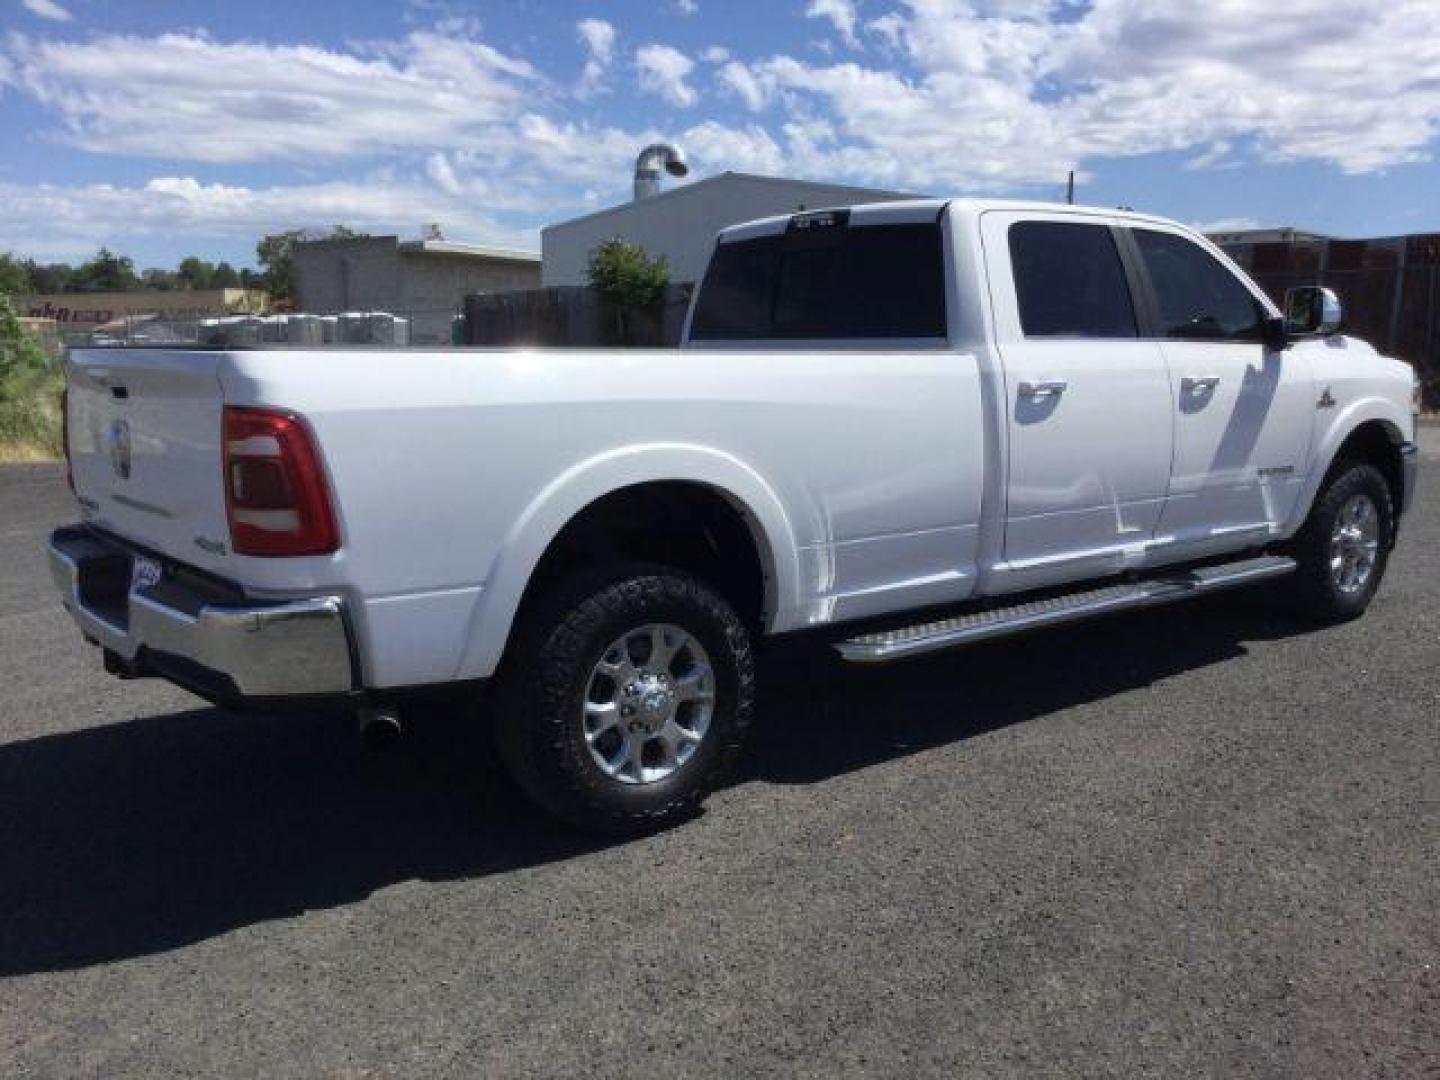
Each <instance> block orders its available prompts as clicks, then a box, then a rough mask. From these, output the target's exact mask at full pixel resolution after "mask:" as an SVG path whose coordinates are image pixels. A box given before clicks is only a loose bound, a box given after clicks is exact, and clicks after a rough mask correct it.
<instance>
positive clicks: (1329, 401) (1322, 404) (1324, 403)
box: [1315, 386, 1335, 409]
mask: <svg viewBox="0 0 1440 1080" xmlns="http://www.w3.org/2000/svg"><path fill="white" fill-rule="evenodd" d="M1315 408H1317V409H1333V408H1335V399H1334V398H1333V397H1331V396H1330V387H1328V386H1327V387H1325V392H1324V393H1323V394H1321V395H1320V400H1319V401H1317V402H1316V403H1315Z"/></svg>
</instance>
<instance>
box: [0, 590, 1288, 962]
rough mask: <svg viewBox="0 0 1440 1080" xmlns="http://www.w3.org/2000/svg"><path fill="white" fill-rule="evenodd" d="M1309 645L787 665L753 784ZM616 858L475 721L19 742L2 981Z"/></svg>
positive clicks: (755, 750) (1004, 648)
mask: <svg viewBox="0 0 1440 1080" xmlns="http://www.w3.org/2000/svg"><path fill="white" fill-rule="evenodd" d="M1303 629H1304V627H1303V626H1301V625H1300V624H1296V623H1293V622H1289V621H1285V620H1282V619H1279V618H1277V617H1275V616H1273V615H1271V614H1269V613H1268V611H1267V609H1266V608H1265V606H1264V605H1263V604H1257V603H1256V602H1255V601H1254V600H1252V599H1249V598H1244V599H1241V598H1226V599H1225V600H1223V601H1213V602H1206V603H1204V604H1196V605H1192V606H1190V608H1189V609H1188V611H1186V612H1185V613H1184V614H1183V615H1178V616H1177V614H1176V613H1175V612H1158V613H1151V614H1146V615H1139V616H1132V617H1129V618H1122V619H1115V620H1111V621H1109V622H1105V623H1099V624H1094V625H1092V626H1090V627H1088V628H1081V629H1078V630H1070V631H1065V632H1057V633H1053V634H1047V635H1043V636H1039V637H1034V638H1031V639H1028V640H1017V641H1014V642H1008V643H1001V644H995V645H991V646H987V647H984V648H983V649H980V650H975V651H971V652H969V653H961V654H955V655H953V656H951V657H946V658H939V659H935V660H930V661H921V662H915V663H911V664H907V665H904V666H902V667H896V668H891V669H884V670H871V671H865V670H855V669H844V668H842V667H841V666H840V665H838V664H834V665H832V664H830V663H829V662H828V661H827V660H826V659H825V655H826V654H825V653H824V652H822V651H820V650H815V649H809V650H802V651H801V652H799V653H798V654H797V653H791V652H790V651H789V650H787V651H785V652H781V653H778V654H776V655H774V656H772V657H771V658H770V659H769V660H767V663H766V666H765V669H764V671H763V683H764V695H765V696H764V697H763V698H762V700H763V701H765V702H766V706H765V709H764V711H763V713H762V714H761V715H760V716H759V717H758V724H757V730H756V732H755V737H754V740H753V742H752V744H751V747H752V748H751V751H750V752H749V753H748V754H747V757H746V762H745V765H744V767H743V768H742V770H741V777H740V779H739V781H737V782H739V783H745V782H747V781H749V782H761V783H786V784H794V783H798V784H808V783H814V782H818V781H822V780H824V779H826V778H827V777H831V776H834V775H837V774H840V773H844V772H847V771H850V770H855V769H860V768H864V767H866V766H868V765H871V764H874V763H877V762H880V761H885V760H890V759H894V758H896V757H900V756H904V755H906V754H910V753H915V752H917V751H920V750H923V749H925V748H926V747H931V746H936V745H939V744H943V743H949V742H953V741H955V740H959V739H965V738H969V737H972V736H974V735H977V734H980V733H983V732H986V731H990V730H994V729H996V728H999V727H1003V726H1005V725H1008V724H1013V723H1017V722H1021V721H1024V720H1028V719H1030V718H1032V717H1035V716H1039V715H1043V714H1045V713H1049V712H1052V711H1054V710H1058V709H1064V708H1066V707H1069V706H1073V705H1077V704H1081V703H1084V702H1089V701H1094V700H1098V699H1103V698H1105V697H1107V696H1109V695H1112V694H1116V693H1119V692H1122V691H1124V690H1127V689H1130V688H1133V687H1137V686H1144V685H1147V684H1149V683H1152V682H1154V681H1156V680H1158V679H1162V678H1165V677H1166V676H1168V675H1170V674H1173V673H1175V672H1178V671H1183V670H1186V669H1189V668H1195V667H1199V666H1204V665H1207V664H1212V663H1216V662H1219V661H1222V660H1225V659H1227V658H1229V657H1232V656H1235V655H1237V654H1240V653H1243V652H1244V651H1245V643H1246V642H1247V641H1255V640H1263V639H1267V638H1273V637H1280V636H1288V635H1292V634H1296V633H1299V632H1302V631H1303ZM797 656H798V657H800V658H799V659H797ZM614 842H615V841H606V840H603V839H595V838H589V837H583V836H579V835H576V834H574V833H571V832H568V831H566V830H563V829H561V828H559V827H555V826H551V825H550V824H548V823H547V822H545V821H544V820H542V819H540V818H538V816H536V815H535V814H533V813H532V812H531V811H530V810H529V808H528V807H527V806H526V805H525V804H524V802H523V801H522V800H521V799H520V797H519V796H518V794H517V793H516V792H515V791H514V790H513V789H512V787H511V786H510V785H509V783H508V781H506V780H504V778H503V777H502V776H501V774H500V772H499V770H498V768H497V767H496V765H495V764H494V763H493V761H492V760H491V759H490V756H489V753H488V740H486V739H485V738H484V736H483V732H482V731H481V730H480V726H479V725H477V724H475V723H474V722H473V718H470V717H465V716H460V715H446V716H438V715H437V716H432V717H428V718H426V721H425V722H423V723H420V724H418V725H417V730H416V731H415V733H414V734H413V735H412V736H411V737H410V738H409V739H408V740H407V741H406V742H404V743H402V744H401V745H400V746H399V747H397V748H396V749H395V750H393V751H392V752H391V753H389V754H387V755H385V756H382V757H377V756H376V755H374V754H372V753H369V752H367V751H366V750H365V749H364V748H363V747H362V746H361V745H360V743H359V741H358V740H357V739H356V738H355V737H354V733H353V729H352V727H351V725H350V723H349V721H347V720H345V719H343V718H339V717H320V716H262V717H253V716H252V717H236V716H230V715H227V714H225V713H222V712H219V711H217V710H214V709H198V710H195V711H192V712H184V713H175V714H171V715H166V716H154V717H145V718H141V719H137V720H134V721H130V722H127V723H119V724H111V725H107V726H104V727H95V728H86V729H82V730H78V731H73V732H67V733H65V734H59V735H52V736H46V737H42V738H38V739H31V740H28V741H24V742H18V743H11V744H7V745H4V746H0V867H3V873H0V976H7V975H17V974H23V973H29V972H39V971H57V970H66V969H71V968H77V967H84V966H87V965H90V964H95V963H101V962H105V961H113V960H120V959H126V958H130V957H137V956H144V955H148V954H151V953H156V952H162V951H165V950H167V949H172V948H176V947H178V946H182V945H185V944H187V943H191V942H194V941H198V940H203V939H205V938H208V937H211V936H214V935H217V934H221V933H225V932H227V931H229V930H232V929H235V928H238V927H241V926H246V925H250V924H253V923H257V922H263V921H266V920H271V919H277V918H282V917H286V916H294V915H298V914H300V913H302V912H304V911H306V910H307V909H312V908H327V907H333V906H337V905H342V904H347V903H353V902H355V901H357V900H360V899H363V898H364V897H366V896H368V895H369V894H370V893H372V892H373V891H375V890H377V889H380V888H383V887H385V886H387V885H391V884H394V883H397V882H401V881H405V880H410V879H416V878H418V879H422V880H448V879H456V878H465V877H476V876H483V875H488V874H496V873H504V872H507V871H510V870H515V869H518V868H522V867H529V866H536V865H542V864H545V863H549V862H553V861H556V860H561V859H567V858H571V857H574V856H577V855H581V854H583V853H585V852H588V851H593V850H597V849H599V848H601V847H603V846H605V845H606V844H607V843H614Z"/></svg>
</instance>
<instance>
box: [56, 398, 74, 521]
mask: <svg viewBox="0 0 1440 1080" xmlns="http://www.w3.org/2000/svg"><path fill="white" fill-rule="evenodd" d="M60 445H61V447H62V448H63V449H64V451H65V483H67V484H69V485H70V494H72V495H74V494H76V491H75V470H74V468H73V467H72V466H71V464H70V384H69V383H68V382H67V383H66V384H65V388H64V389H63V390H61V391H60Z"/></svg>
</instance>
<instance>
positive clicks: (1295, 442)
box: [1131, 228, 1315, 558]
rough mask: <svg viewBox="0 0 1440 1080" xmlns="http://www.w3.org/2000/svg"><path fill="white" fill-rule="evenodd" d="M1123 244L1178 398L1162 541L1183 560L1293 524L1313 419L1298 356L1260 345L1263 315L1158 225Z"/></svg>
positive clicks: (1193, 249) (1225, 272)
mask: <svg viewBox="0 0 1440 1080" xmlns="http://www.w3.org/2000/svg"><path fill="white" fill-rule="evenodd" d="M1131 235H1132V236H1133V238H1134V240H1135V247H1136V250H1138V253H1139V256H1140V262H1141V264H1142V266H1143V268H1144V273H1145V274H1146V275H1148V277H1149V280H1150V285H1151V288H1152V289H1153V295H1154V297H1155V307H1156V309H1157V310H1156V311H1155V317H1156V319H1157V320H1158V326H1157V327H1156V331H1157V334H1158V336H1159V337H1160V338H1161V340H1162V344H1161V348H1162V349H1163V351H1164V353H1165V359H1166V362H1167V364H1168V365H1169V368H1170V380H1171V383H1172V385H1173V387H1174V395H1175V396H1174V402H1173V410H1174V415H1175V464H1174V467H1173V470H1172V473H1171V479H1170V497H1169V500H1168V501H1167V503H1166V506H1165V513H1164V515H1163V517H1162V518H1161V521H1160V526H1159V529H1158V533H1157V541H1158V544H1159V546H1161V547H1163V548H1167V549H1170V550H1173V552H1174V556H1175V557H1176V558H1185V557H1190V556H1198V555H1204V554H1208V553H1210V552H1213V551H1223V550H1230V549H1233V548H1235V547H1236V546H1237V543H1238V542H1239V541H1241V540H1244V539H1246V538H1251V537H1253V538H1254V539H1255V541H1256V542H1257V543H1258V542H1263V541H1264V540H1266V539H1268V537H1269V536H1270V534H1271V533H1272V531H1273V530H1274V529H1275V528H1277V527H1278V526H1279V525H1280V524H1282V523H1283V522H1284V521H1286V520H1287V519H1288V518H1289V516H1290V513H1291V511H1292V510H1293V509H1294V507H1295V500H1296V499H1297V498H1298V497H1299V494H1300V488H1301V485H1302V484H1303V483H1304V481H1305V476H1304V470H1305V462H1306V460H1307V455H1308V454H1309V447H1310V437H1311V428H1312V426H1313V423H1314V416H1315V399H1314V393H1313V383H1312V379H1311V375H1310V369H1309V364H1308V362H1307V361H1306V359H1305V356H1304V353H1303V351H1302V350H1298V349H1296V350H1290V351H1281V350H1277V349H1270V348H1267V346H1266V345H1265V344H1264V342H1263V338H1264V334H1263V329H1264V321H1265V319H1266V318H1268V317H1269V316H1270V311H1269V309H1268V307H1267V306H1266V305H1265V303H1264V302H1263V301H1262V299H1261V298H1260V297H1259V296H1257V295H1256V294H1255V292H1253V291H1252V289H1251V287H1250V286H1249V285H1248V284H1246V283H1245V282H1244V281H1243V280H1242V279H1241V278H1240V277H1239V276H1237V275H1236V274H1235V273H1234V272H1233V271H1232V270H1231V269H1230V268H1229V267H1227V266H1226V265H1225V264H1224V263H1222V262H1221V261H1220V260H1219V259H1217V258H1216V257H1215V256H1214V255H1212V254H1211V253H1210V252H1208V251H1206V250H1205V249H1204V248H1203V247H1202V246H1200V245H1199V244H1197V243H1196V242H1195V241H1193V240H1191V239H1190V238H1188V237H1186V236H1184V235H1182V234H1180V233H1178V232H1171V231H1166V230H1163V229H1159V228H1154V229H1152V228H1144V229H1135V230H1134V231H1133V232H1132V233H1131ZM1167 555H1168V552H1167Z"/></svg>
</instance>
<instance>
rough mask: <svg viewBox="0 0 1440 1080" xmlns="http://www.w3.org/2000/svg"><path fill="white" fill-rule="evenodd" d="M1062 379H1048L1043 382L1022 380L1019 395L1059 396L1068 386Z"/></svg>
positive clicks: (1028, 396) (1033, 396) (1030, 396)
mask: <svg viewBox="0 0 1440 1080" xmlns="http://www.w3.org/2000/svg"><path fill="white" fill-rule="evenodd" d="M1069 385H1070V384H1069V383H1067V382H1066V381H1065V380H1064V379H1049V380H1047V381H1045V382H1022V383H1021V384H1020V388H1019V389H1020V396H1021V397H1023V398H1048V397H1059V396H1060V395H1061V394H1063V393H1064V392H1065V387H1067V386H1069Z"/></svg>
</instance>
